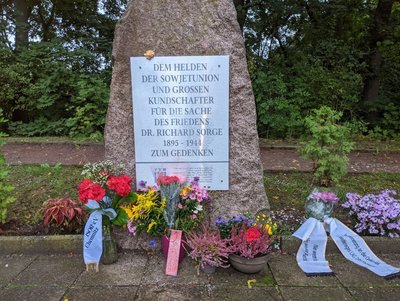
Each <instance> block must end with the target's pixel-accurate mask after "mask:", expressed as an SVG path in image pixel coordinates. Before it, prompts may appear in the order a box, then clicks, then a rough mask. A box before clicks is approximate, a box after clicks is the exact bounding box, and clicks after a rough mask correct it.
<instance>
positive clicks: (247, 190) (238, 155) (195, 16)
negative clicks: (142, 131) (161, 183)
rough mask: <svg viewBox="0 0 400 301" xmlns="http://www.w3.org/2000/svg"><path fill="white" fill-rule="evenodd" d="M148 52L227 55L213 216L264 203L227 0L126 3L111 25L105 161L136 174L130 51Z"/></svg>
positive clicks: (246, 86) (240, 46) (240, 47)
mask: <svg viewBox="0 0 400 301" xmlns="http://www.w3.org/2000/svg"><path fill="white" fill-rule="evenodd" d="M147 50H154V52H155V55H156V56H202V55H204V56H210V55H227V56H229V66H230V70H229V75H230V79H229V190H226V191H214V192H212V196H213V204H214V208H215V211H214V213H213V214H214V216H215V215H218V214H223V215H228V216H229V215H231V214H234V213H240V212H245V211H248V212H251V213H255V212H257V211H259V210H261V209H268V208H269V204H268V200H267V197H266V194H265V190H264V186H263V172H262V165H261V160H260V150H259V143H258V135H257V130H256V111H255V101H254V96H253V92H252V88H251V82H250V77H249V73H248V70H247V62H246V54H245V48H244V43H243V38H242V34H241V31H240V28H239V24H238V23H237V20H236V10H235V7H234V5H233V1H231V0H219V1H211V0H208V1H206V0H193V1H183V0H181V1H177V0H166V1H159V0H148V1H136V0H131V1H129V4H128V7H127V10H126V12H125V14H124V16H123V17H122V18H121V20H120V21H119V22H118V24H117V27H116V30H115V37H114V44H113V52H112V60H113V73H112V82H111V95H110V103H109V107H108V113H107V122H106V129H105V148H106V159H108V160H112V161H115V162H121V163H123V164H124V165H125V166H126V168H127V172H128V173H129V174H130V175H131V176H133V177H135V147H134V134H133V133H134V128H133V114H132V90H131V73H130V57H138V56H143V54H144V53H145V52H146V51H147ZM140 109H141V108H140V107H138V108H133V110H140Z"/></svg>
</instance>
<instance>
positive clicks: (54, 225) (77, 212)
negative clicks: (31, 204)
mask: <svg viewBox="0 0 400 301" xmlns="http://www.w3.org/2000/svg"><path fill="white" fill-rule="evenodd" d="M42 210H43V224H44V225H45V227H49V228H50V230H52V232H55V233H59V234H68V233H80V232H81V231H82V227H83V225H84V224H85V222H86V219H87V214H86V212H85V211H84V209H83V208H82V207H81V205H79V204H78V203H77V202H75V201H74V200H71V199H49V200H48V201H47V202H45V203H44V204H43V209H42Z"/></svg>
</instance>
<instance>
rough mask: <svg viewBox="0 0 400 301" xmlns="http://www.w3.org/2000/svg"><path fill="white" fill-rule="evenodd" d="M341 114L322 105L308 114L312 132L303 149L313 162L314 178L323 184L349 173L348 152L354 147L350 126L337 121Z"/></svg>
mask: <svg viewBox="0 0 400 301" xmlns="http://www.w3.org/2000/svg"><path fill="white" fill-rule="evenodd" d="M341 116H342V114H341V113H340V112H336V111H334V110H332V109H331V108H329V107H326V106H322V107H321V108H319V109H317V110H313V114H312V115H310V116H308V117H307V118H306V121H305V122H306V127H307V129H308V131H309V134H310V136H309V137H307V141H306V142H303V143H302V146H301V148H300V152H301V154H302V155H303V157H304V158H306V159H311V160H312V161H313V162H314V181H315V182H317V183H318V184H319V185H321V186H331V185H332V184H337V183H338V182H339V180H340V179H341V178H342V177H343V176H344V175H345V174H346V173H347V165H348V161H349V158H348V155H349V153H350V151H351V150H352V148H353V142H351V141H350V140H349V129H348V128H347V127H346V126H341V125H339V124H338V121H339V120H340V117H341Z"/></svg>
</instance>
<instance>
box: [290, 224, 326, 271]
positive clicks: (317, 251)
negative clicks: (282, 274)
mask: <svg viewBox="0 0 400 301" xmlns="http://www.w3.org/2000/svg"><path fill="white" fill-rule="evenodd" d="M293 236H295V237H297V238H299V239H301V240H302V241H303V242H302V243H301V245H300V248H299V251H298V252H297V256H296V259H297V263H298V265H299V266H300V268H301V269H302V270H303V272H304V273H305V274H306V275H307V276H328V275H332V274H333V272H332V270H331V269H330V268H329V264H328V261H327V260H326V259H325V250H326V243H327V240H328V237H327V236H326V232H325V229H324V226H323V225H322V223H321V222H320V221H319V220H317V219H315V218H313V217H310V218H309V219H308V220H307V221H306V222H305V223H304V224H303V225H301V227H300V228H299V229H298V230H297V231H296V232H295V233H294V234H293Z"/></svg>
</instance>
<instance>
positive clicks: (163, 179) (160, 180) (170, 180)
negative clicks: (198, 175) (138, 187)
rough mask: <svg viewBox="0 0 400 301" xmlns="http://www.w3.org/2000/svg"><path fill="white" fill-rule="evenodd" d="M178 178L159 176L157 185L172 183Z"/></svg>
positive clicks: (177, 180)
mask: <svg viewBox="0 0 400 301" xmlns="http://www.w3.org/2000/svg"><path fill="white" fill-rule="evenodd" d="M179 182H180V180H179V178H178V177H177V176H159V177H158V179H157V184H158V185H164V186H166V185H169V184H172V183H179Z"/></svg>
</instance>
